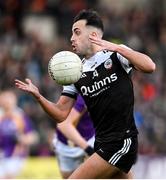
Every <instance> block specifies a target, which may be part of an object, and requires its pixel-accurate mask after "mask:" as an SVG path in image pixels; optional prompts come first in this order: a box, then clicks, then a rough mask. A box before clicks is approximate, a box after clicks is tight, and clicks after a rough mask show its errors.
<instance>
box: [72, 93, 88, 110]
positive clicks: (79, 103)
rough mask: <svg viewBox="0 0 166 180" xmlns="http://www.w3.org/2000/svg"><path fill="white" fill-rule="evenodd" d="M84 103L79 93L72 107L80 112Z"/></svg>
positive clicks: (83, 107)
mask: <svg viewBox="0 0 166 180" xmlns="http://www.w3.org/2000/svg"><path fill="white" fill-rule="evenodd" d="M85 107H86V105H85V102H84V100H83V98H82V97H81V96H80V95H79V96H78V97H77V101H76V103H75V105H74V108H75V109H76V110H77V111H78V112H82V111H83V110H84V109H85Z"/></svg>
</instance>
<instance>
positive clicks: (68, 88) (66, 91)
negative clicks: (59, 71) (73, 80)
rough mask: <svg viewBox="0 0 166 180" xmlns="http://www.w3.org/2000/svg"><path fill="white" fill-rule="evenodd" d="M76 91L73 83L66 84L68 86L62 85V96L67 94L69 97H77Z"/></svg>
mask: <svg viewBox="0 0 166 180" xmlns="http://www.w3.org/2000/svg"><path fill="white" fill-rule="evenodd" d="M77 94H78V91H77V89H76V87H75V86H74V84H71V85H68V86H63V91H62V94H61V95H63V96H69V97H71V98H74V99H76V98H77Z"/></svg>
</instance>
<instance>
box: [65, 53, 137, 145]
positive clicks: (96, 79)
mask: <svg viewBox="0 0 166 180" xmlns="http://www.w3.org/2000/svg"><path fill="white" fill-rule="evenodd" d="M131 70H132V67H131V66H130V64H129V62H128V60H127V59H126V58H124V57H123V56H121V55H120V54H118V53H115V52H110V51H100V52H97V53H96V54H95V55H94V56H93V57H91V58H90V59H87V60H86V59H83V73H82V76H81V78H80V79H79V81H78V82H76V83H75V84H72V85H69V86H64V88H63V92H62V95H65V96H70V97H76V95H77V93H80V94H81V95H82V97H83V98H84V100H85V103H86V105H87V108H88V111H89V112H90V115H91V118H92V120H93V123H94V127H95V130H96V140H98V141H105V142H107V141H114V140H120V139H123V138H126V137H129V136H131V135H135V134H137V133H138V132H137V129H136V126H135V122H134V117H133V108H134V107H133V106H134V93H133V84H132V81H131V79H130V75H131Z"/></svg>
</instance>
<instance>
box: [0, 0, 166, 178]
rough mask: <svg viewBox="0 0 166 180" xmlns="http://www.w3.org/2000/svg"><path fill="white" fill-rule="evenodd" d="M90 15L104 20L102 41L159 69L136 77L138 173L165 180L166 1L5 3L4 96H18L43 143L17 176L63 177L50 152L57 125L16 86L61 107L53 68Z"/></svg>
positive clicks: (0, 83) (0, 40)
mask: <svg viewBox="0 0 166 180" xmlns="http://www.w3.org/2000/svg"><path fill="white" fill-rule="evenodd" d="M84 8H93V9H96V10H98V12H99V13H100V14H101V16H102V18H103V20H104V25H105V37H104V38H106V39H108V40H110V41H113V42H116V43H123V44H126V45H128V46H130V47H132V48H133V49H135V50H139V51H141V52H144V53H146V54H148V55H149V56H151V57H152V59H153V60H154V61H155V63H156V64H157V70H156V72H155V73H153V74H151V75H146V76H145V75H144V74H143V73H142V74H141V73H137V72H135V73H134V74H133V81H134V89H135V118H136V123H137V127H138V129H139V131H140V134H139V154H140V157H139V162H138V164H137V166H136V167H135V169H134V171H135V174H136V177H137V178H166V172H165V171H164V169H166V158H165V157H166V156H165V155H166V141H165V137H166V83H165V82H166V61H165V59H166V1H165V0H150V1H149V0H89V1H88V0H5V1H3V0H0V77H1V78H0V90H4V89H7V88H10V89H12V90H13V91H14V92H15V93H16V94H17V96H18V99H19V106H20V107H22V108H23V109H24V110H25V112H26V113H27V114H28V115H29V116H30V118H31V119H32V120H33V124H34V127H35V130H36V132H37V133H38V135H39V138H40V141H39V142H38V144H36V145H34V146H32V147H31V151H30V159H28V162H27V164H25V167H24V171H23V172H21V174H20V176H19V177H20V178H31V177H32V178H59V177H60V174H59V170H58V167H57V164H56V161H54V157H53V150H52V147H51V139H52V136H53V133H54V131H55V126H56V123H55V122H54V121H53V120H52V119H51V118H50V117H48V116H47V115H46V114H45V113H44V111H43V110H42V109H41V108H40V106H39V105H38V104H37V103H36V102H35V101H34V99H33V98H32V97H31V96H29V95H28V94H25V93H23V92H21V91H20V90H17V89H16V88H15V87H14V79H15V78H19V79H21V80H24V79H25V77H29V78H31V79H32V80H33V81H34V83H35V84H36V85H37V86H38V87H39V89H40V91H41V93H42V94H43V95H44V96H45V97H47V98H48V99H49V100H51V101H56V100H57V98H58V97H59V95H60V91H61V87H60V86H58V85H57V84H56V83H55V82H53V81H52V80H51V79H50V78H49V76H48V71H47V64H48V61H49V59H50V57H52V56H53V54H55V53H56V52H58V51H60V50H71V47H70V41H69V39H70V35H71V25H72V19H73V17H74V16H75V15H76V13H77V12H78V11H79V10H80V9H84ZM40 166H41V168H42V170H40V171H37V169H40ZM145 167H146V168H145ZM35 170H36V171H35ZM53 171H55V172H53ZM54 173H55V174H54Z"/></svg>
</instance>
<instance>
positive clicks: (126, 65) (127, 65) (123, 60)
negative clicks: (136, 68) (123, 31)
mask: <svg viewBox="0 0 166 180" xmlns="http://www.w3.org/2000/svg"><path fill="white" fill-rule="evenodd" d="M120 46H122V47H125V48H127V49H131V48H129V47H128V46H125V45H123V44H122V45H120ZM117 57H118V59H119V61H120V63H121V65H122V67H123V69H124V70H125V71H126V72H127V73H129V72H130V71H131V70H132V67H131V64H130V62H129V61H128V59H126V58H125V57H124V56H122V55H121V54H119V53H117Z"/></svg>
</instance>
